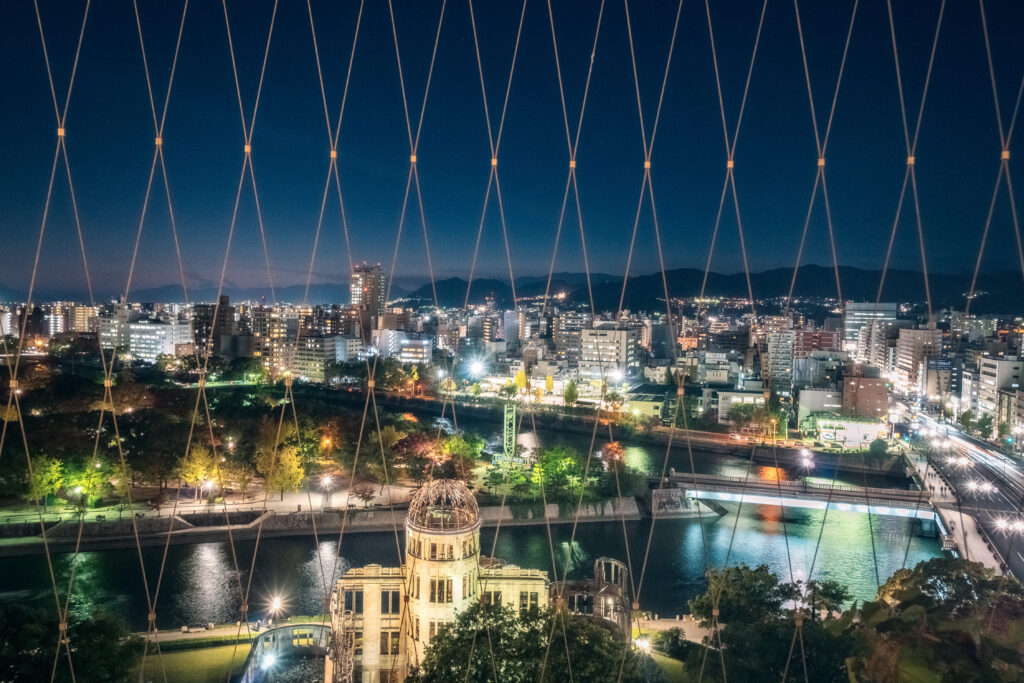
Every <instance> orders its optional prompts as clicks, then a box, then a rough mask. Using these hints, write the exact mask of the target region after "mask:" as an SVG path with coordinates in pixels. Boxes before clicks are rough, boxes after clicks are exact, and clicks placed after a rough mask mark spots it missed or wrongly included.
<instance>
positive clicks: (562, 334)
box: [553, 311, 591, 368]
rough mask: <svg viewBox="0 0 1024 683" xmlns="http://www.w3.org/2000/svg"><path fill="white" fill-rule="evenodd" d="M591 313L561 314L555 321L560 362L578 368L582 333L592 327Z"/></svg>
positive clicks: (557, 354)
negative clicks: (586, 328) (584, 329)
mask: <svg viewBox="0 0 1024 683" xmlns="http://www.w3.org/2000/svg"><path fill="white" fill-rule="evenodd" d="M590 321H591V316H590V314H589V313H582V312H578V311H566V312H565V313H560V314H559V315H558V316H557V317H556V318H555V321H554V334H553V337H554V342H555V354H556V356H557V357H558V359H559V360H565V361H567V362H568V363H569V367H573V368H574V367H576V366H577V365H578V364H579V362H580V350H581V349H580V333H581V331H582V330H583V328H585V327H587V326H589V325H590Z"/></svg>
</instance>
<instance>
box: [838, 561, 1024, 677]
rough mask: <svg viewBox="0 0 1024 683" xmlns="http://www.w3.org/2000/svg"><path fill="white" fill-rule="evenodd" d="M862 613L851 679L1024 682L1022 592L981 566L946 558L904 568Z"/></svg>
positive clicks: (1023, 609) (894, 575)
mask: <svg viewBox="0 0 1024 683" xmlns="http://www.w3.org/2000/svg"><path fill="white" fill-rule="evenodd" d="M852 612H853V610H851V613H852ZM856 614H857V616H858V618H859V620H860V628H858V629H857V630H856V635H857V638H858V640H859V641H860V644H861V646H862V652H861V654H859V656H857V657H855V658H853V659H851V661H850V680H854V677H856V680H872V681H882V682H885V683H889V682H893V683H895V682H896V681H905V680H928V681H961V680H962V681H1019V680H1024V660H1022V658H1021V654H1020V652H1021V650H1020V640H1021V639H1020V632H1019V628H1020V624H1021V623H1022V619H1024V592H1022V590H1021V587H1020V584H1019V583H1017V582H1016V581H1015V580H1012V579H1009V580H1007V579H1005V578H1003V577H997V576H996V575H995V573H994V572H993V571H992V570H990V569H987V568H986V567H984V566H983V565H981V564H980V563H977V562H969V561H967V560H962V559H956V558H950V557H940V558H934V559H931V560H928V561H925V562H921V563H920V564H918V565H917V566H916V567H914V568H913V569H901V570H899V571H897V572H896V573H895V574H893V575H892V576H891V577H890V578H889V579H888V580H887V581H886V582H885V583H884V584H883V585H882V586H881V587H880V588H879V589H878V598H877V599H876V600H875V601H873V602H866V603H864V605H863V606H862V607H861V608H860V609H859V610H857V613H856ZM851 617H852V614H851Z"/></svg>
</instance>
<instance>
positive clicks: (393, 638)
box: [380, 629, 398, 655]
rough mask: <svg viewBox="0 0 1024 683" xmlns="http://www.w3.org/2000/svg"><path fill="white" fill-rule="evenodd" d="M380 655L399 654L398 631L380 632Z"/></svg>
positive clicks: (386, 630)
mask: <svg viewBox="0 0 1024 683" xmlns="http://www.w3.org/2000/svg"><path fill="white" fill-rule="evenodd" d="M380 653H381V654H382V655H397V654H398V631H393V630H388V629H385V630H383V631H381V632H380Z"/></svg>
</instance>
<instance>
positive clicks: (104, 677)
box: [0, 604, 144, 683]
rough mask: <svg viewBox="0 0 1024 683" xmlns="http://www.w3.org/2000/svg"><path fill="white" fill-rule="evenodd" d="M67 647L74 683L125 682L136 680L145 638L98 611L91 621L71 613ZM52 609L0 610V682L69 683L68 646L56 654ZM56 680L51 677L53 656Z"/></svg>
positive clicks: (14, 607)
mask: <svg viewBox="0 0 1024 683" xmlns="http://www.w3.org/2000/svg"><path fill="white" fill-rule="evenodd" d="M67 626H68V631H67V633H68V648H70V650H71V661H72V662H73V666H74V677H75V680H79V681H109V682H111V683H121V682H125V683H127V682H128V681H133V680H138V678H139V672H138V666H139V660H140V659H141V657H142V649H143V644H144V643H143V639H142V638H140V637H139V636H136V635H134V634H132V633H130V632H129V631H128V630H127V629H126V628H125V627H124V625H123V624H122V623H121V622H120V621H118V620H117V619H116V618H114V617H112V616H111V615H109V614H108V613H106V612H103V611H96V612H93V613H92V614H91V615H88V617H87V618H83V617H82V616H81V615H78V614H76V611H75V610H72V611H71V612H70V613H69V614H68V624H67ZM57 632H58V630H57V619H56V615H55V614H54V613H53V610H40V609H33V608H30V607H27V606H24V605H17V604H11V605H5V606H0V643H3V646H2V647H0V680H3V681H10V682H11V683H23V682H25V683H27V682H34V681H49V680H56V681H60V682H61V683H64V682H65V681H71V680H72V677H71V669H70V668H69V667H68V664H67V654H66V653H65V650H64V646H63V645H62V646H60V650H59V651H58V650H57V647H58V646H57V641H56V639H55V637H54V634H56V633H57ZM55 653H56V654H57V655H58V657H57V668H56V676H55V678H51V672H52V671H53V667H54V654H55Z"/></svg>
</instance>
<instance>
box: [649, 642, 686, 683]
mask: <svg viewBox="0 0 1024 683" xmlns="http://www.w3.org/2000/svg"><path fill="white" fill-rule="evenodd" d="M651 659H653V660H654V661H655V663H656V664H657V665H658V666H660V667H661V670H662V671H664V672H665V675H666V676H668V680H670V681H683V680H686V679H685V678H684V677H683V663H682V662H680V661H679V660H678V659H672V658H671V657H666V656H665V655H663V654H661V653H660V652H656V651H654V650H652V651H651Z"/></svg>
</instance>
